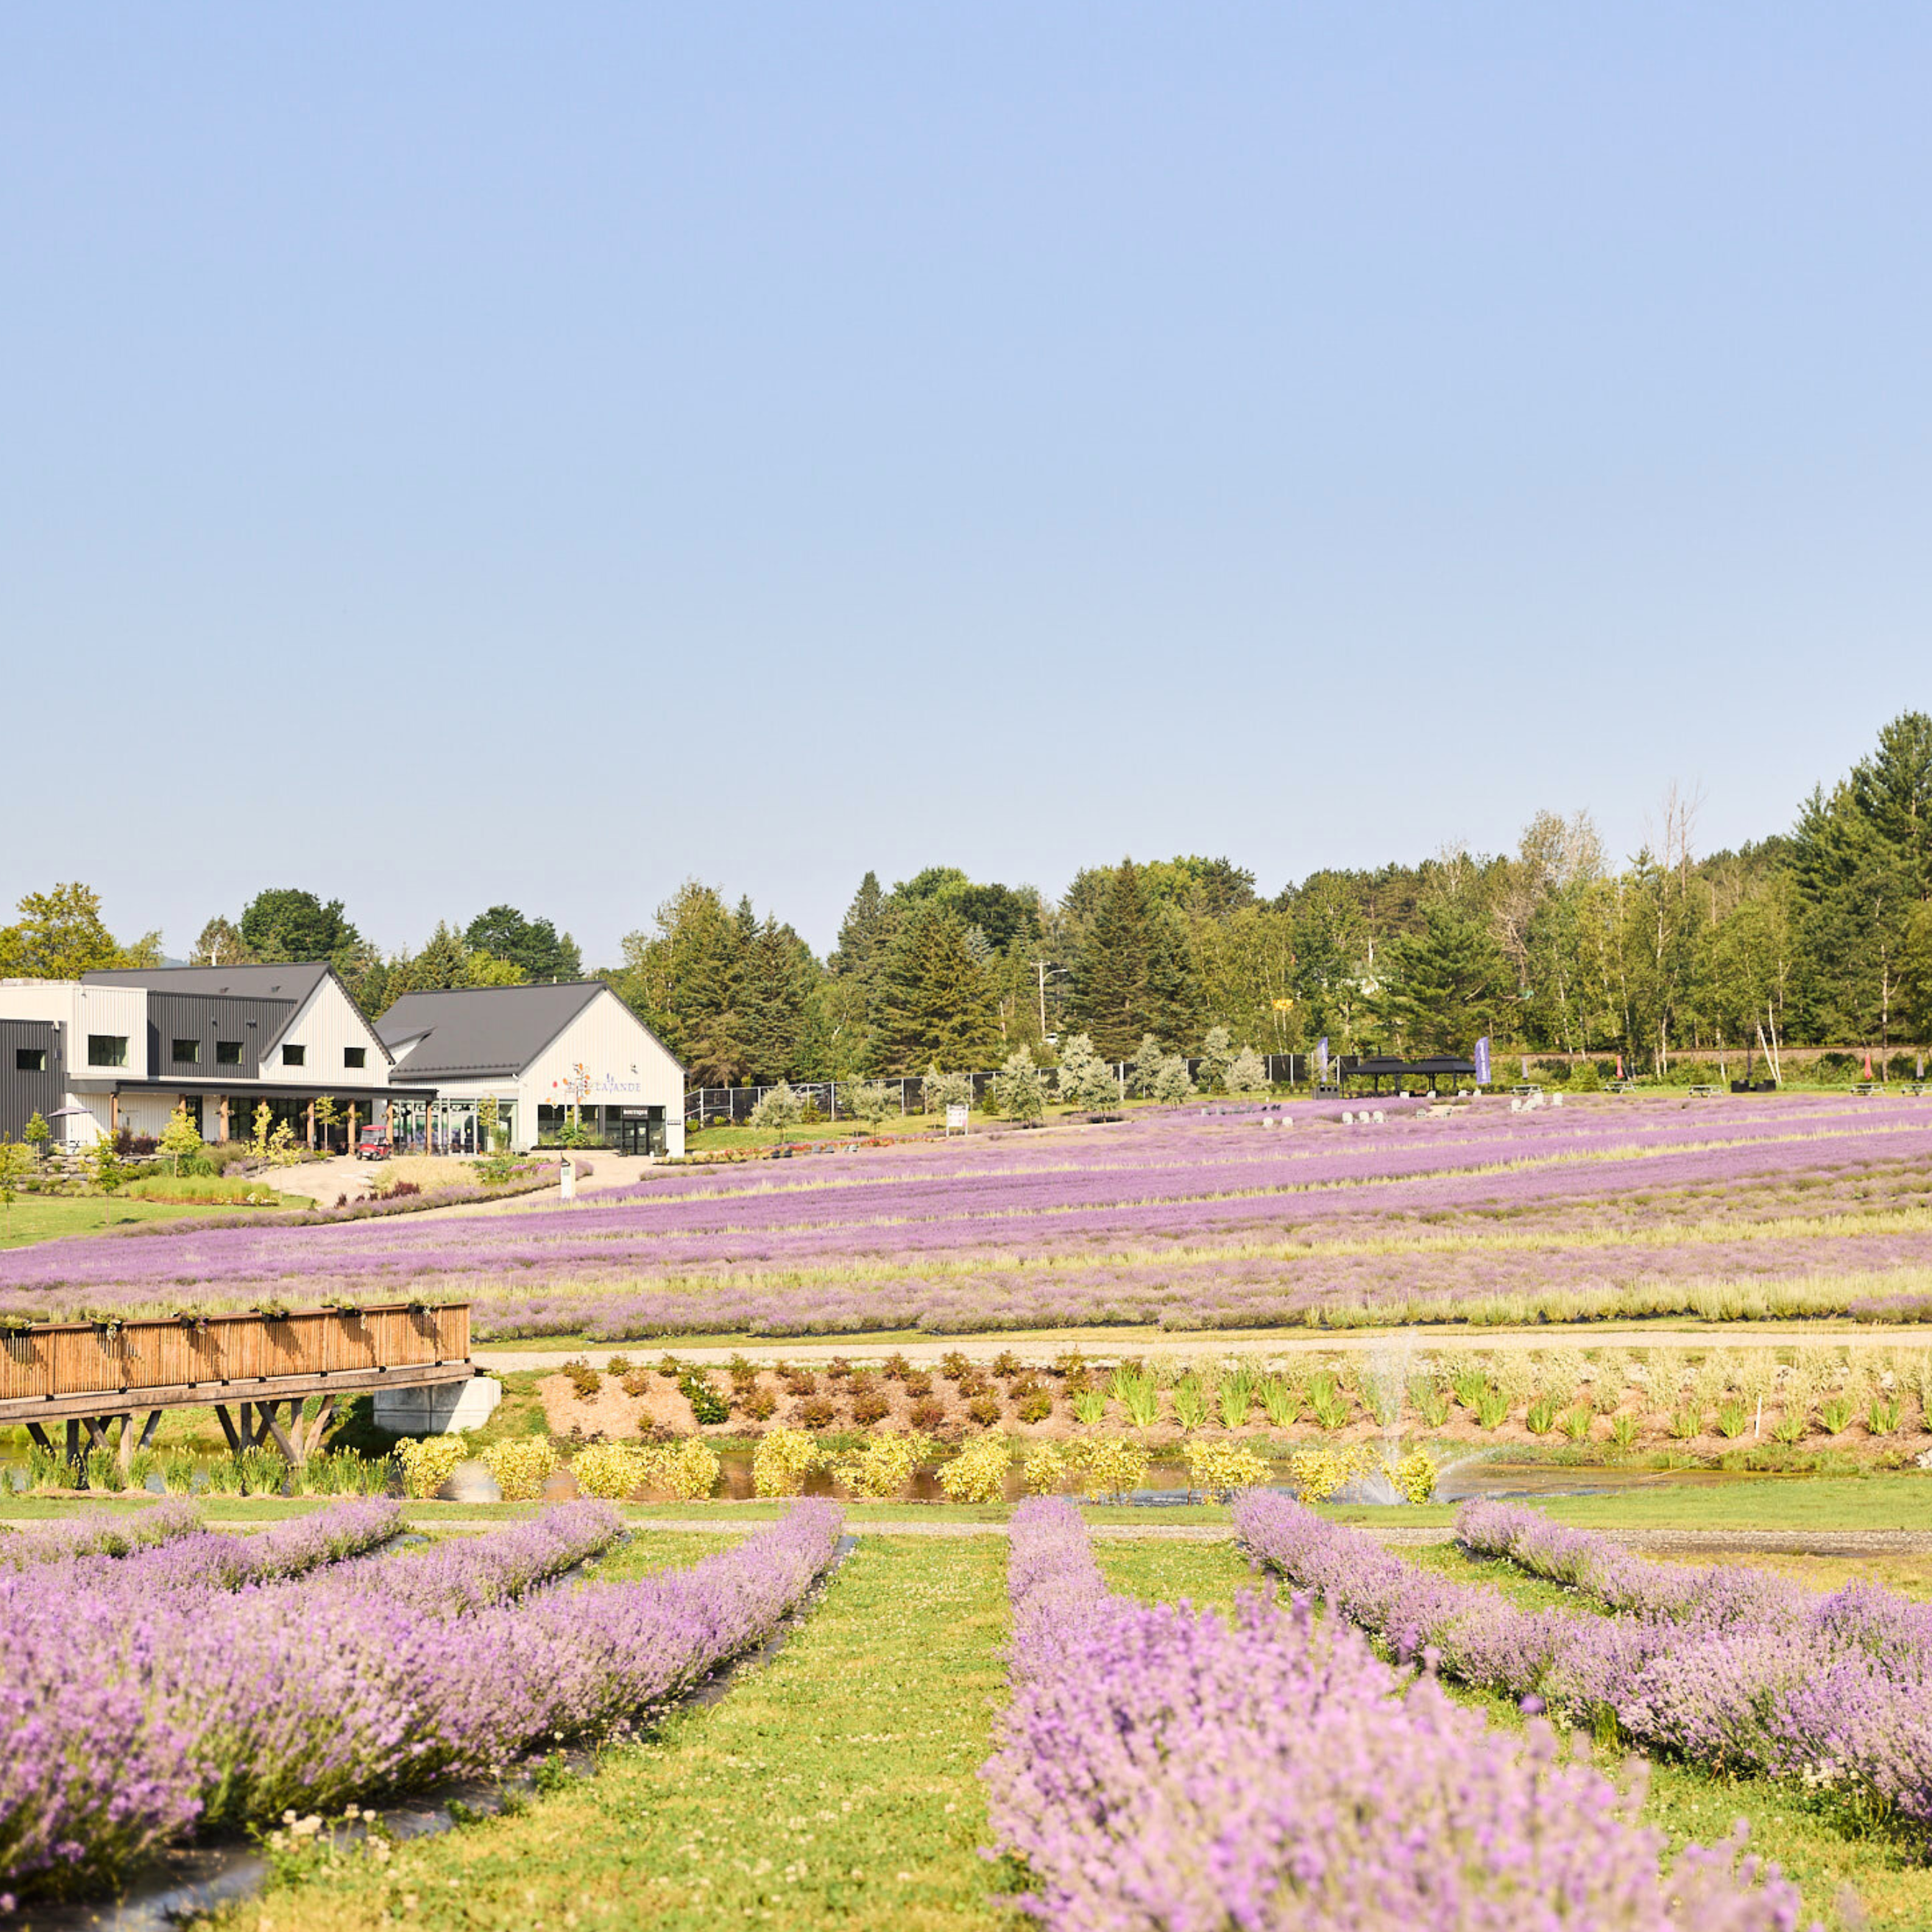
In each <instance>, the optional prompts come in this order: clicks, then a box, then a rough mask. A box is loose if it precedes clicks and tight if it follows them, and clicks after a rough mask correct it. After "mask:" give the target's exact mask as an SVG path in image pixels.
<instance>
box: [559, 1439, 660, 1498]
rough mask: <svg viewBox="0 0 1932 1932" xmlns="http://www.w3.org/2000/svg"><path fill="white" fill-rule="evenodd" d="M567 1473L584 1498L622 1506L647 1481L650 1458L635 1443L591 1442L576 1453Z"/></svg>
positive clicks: (649, 1472) (647, 1453) (646, 1452)
mask: <svg viewBox="0 0 1932 1932" xmlns="http://www.w3.org/2000/svg"><path fill="white" fill-rule="evenodd" d="M570 1473H571V1475H573V1476H574V1477H575V1478H577V1487H578V1488H579V1489H580V1490H582V1491H583V1493H584V1494H585V1495H586V1496H601V1497H602V1498H603V1499H604V1501H605V1502H613V1503H615V1502H622V1501H623V1499H625V1497H626V1496H631V1495H634V1493H636V1492H637V1490H640V1489H642V1488H643V1486H644V1484H646V1482H647V1481H649V1478H650V1475H651V1458H650V1456H649V1452H648V1451H646V1450H643V1449H641V1448H639V1447H638V1446H637V1444H635V1443H634V1442H593V1443H592V1444H591V1445H590V1446H589V1448H587V1449H580V1450H579V1451H577V1456H576V1459H575V1460H574V1461H573V1462H572V1463H571V1466H570Z"/></svg>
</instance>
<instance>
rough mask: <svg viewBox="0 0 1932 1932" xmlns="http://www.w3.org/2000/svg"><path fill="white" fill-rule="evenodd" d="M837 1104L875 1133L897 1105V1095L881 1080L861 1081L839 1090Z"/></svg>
mask: <svg viewBox="0 0 1932 1932" xmlns="http://www.w3.org/2000/svg"><path fill="white" fill-rule="evenodd" d="M838 1104H839V1105H840V1106H841V1107H843V1108H844V1109H845V1111H846V1112H847V1113H849V1114H851V1115H855V1116H856V1118H858V1119H859V1120H861V1121H863V1122H864V1123H865V1125H866V1126H867V1127H869V1128H870V1129H871V1130H872V1132H873V1133H877V1132H878V1130H879V1128H880V1124H882V1123H883V1121H884V1120H885V1118H886V1115H888V1114H889V1113H890V1112H892V1109H893V1108H894V1107H895V1106H897V1105H898V1094H896V1093H895V1092H894V1091H893V1090H892V1088H889V1087H888V1086H887V1085H886V1083H885V1082H883V1080H861V1081H859V1082H858V1083H857V1084H856V1085H853V1086H850V1087H846V1088H842V1089H841V1091H840V1093H839V1096H838Z"/></svg>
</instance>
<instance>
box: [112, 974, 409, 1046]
mask: <svg viewBox="0 0 1932 1932" xmlns="http://www.w3.org/2000/svg"><path fill="white" fill-rule="evenodd" d="M81 980H82V982H83V984H85V985H93V986H139V987H141V988H142V989H144V990H145V991H146V992H151V993H190V994H199V995H202V996H203V997H206V996H208V995H213V996H215V997H217V998H218V997H220V995H223V994H226V995H229V997H230V998H234V999H239V1000H286V1001H287V1002H288V1009H287V1012H285V1013H284V1014H283V1016H282V1017H281V1022H279V1024H278V1025H277V1026H276V1028H275V1031H274V1032H273V1033H272V1034H269V1037H268V1038H267V1039H266V1040H263V1042H262V1043H261V1047H260V1052H261V1055H262V1057H263V1060H264V1061H265V1062H266V1059H267V1057H268V1055H269V1054H270V1053H272V1052H273V1051H274V1050H275V1048H276V1047H277V1046H278V1045H279V1044H280V1043H281V1039H282V1036H283V1035H284V1034H286V1033H287V1031H288V1030H289V1028H290V1027H292V1026H293V1025H295V1023H296V1020H297V1019H298V1018H299V1016H301V1013H302V1010H303V1009H304V1008H305V1007H306V1006H307V1005H308V1002H309V1001H310V998H311V996H312V995H314V992H315V991H316V989H317V987H319V986H320V985H321V984H322V983H323V981H324V980H334V981H335V986H336V990H337V991H338V992H339V993H341V995H342V1002H343V1004H344V1006H346V1007H347V1008H348V1009H349V1010H350V1012H351V1013H353V1014H354V1015H355V1016H356V1019H358V1020H359V1021H360V1022H362V1025H364V1026H365V1027H367V1028H368V1030H369V1032H370V1034H371V1037H374V1040H375V1041H376V1044H377V1046H379V1047H380V1049H382V1052H383V1058H385V1059H386V1060H388V1061H391V1062H392V1063H393V1062H394V1061H395V1055H394V1054H393V1053H392V1052H390V1051H389V1043H388V1042H387V1041H386V1040H384V1039H383V1037H381V1036H380V1034H377V1032H376V1029H375V1028H374V1027H373V1026H371V1025H370V1024H369V1022H368V1020H367V1019H365V1018H364V1016H363V1013H362V1008H361V1007H359V1006H358V1005H357V1004H356V1002H355V1001H353V999H351V998H350V995H349V989H348V988H347V986H344V985H343V983H342V980H341V977H340V976H339V975H338V974H337V972H336V970H335V968H334V967H333V966H332V965H330V964H329V962H328V961H327V960H326V959H302V960H296V961H292V962H289V963H287V964H286V965H276V966H104V967H101V968H99V969H98V971H95V972H92V973H83V974H82V975H81Z"/></svg>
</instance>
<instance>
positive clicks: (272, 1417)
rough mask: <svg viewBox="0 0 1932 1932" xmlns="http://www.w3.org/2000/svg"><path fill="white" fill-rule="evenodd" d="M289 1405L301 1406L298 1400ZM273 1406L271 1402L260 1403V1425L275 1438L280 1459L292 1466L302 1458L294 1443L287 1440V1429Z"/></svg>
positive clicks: (297, 1425) (298, 1425)
mask: <svg viewBox="0 0 1932 1932" xmlns="http://www.w3.org/2000/svg"><path fill="white" fill-rule="evenodd" d="M289 1406H290V1408H291V1409H299V1408H300V1406H301V1405H300V1404H299V1403H290V1405H289ZM260 1408H261V1412H262V1426H263V1427H264V1428H265V1429H266V1430H268V1432H269V1434H270V1435H271V1436H273V1437H274V1438H275V1447H276V1448H278V1449H279V1450H280V1451H281V1452H282V1460H283V1461H284V1462H285V1463H287V1464H288V1465H289V1466H290V1468H291V1469H293V1468H294V1467H295V1466H296V1465H297V1464H298V1463H300V1462H301V1460H302V1458H301V1457H300V1456H299V1455H298V1454H296V1445H294V1444H293V1442H290V1440H289V1436H288V1431H287V1430H285V1429H284V1427H282V1424H281V1418H279V1417H278V1415H276V1414H275V1403H272V1402H265V1403H262V1404H261V1405H260ZM296 1427H298V1428H299V1427H301V1424H299V1423H298V1424H296Z"/></svg>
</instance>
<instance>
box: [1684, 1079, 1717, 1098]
mask: <svg viewBox="0 0 1932 1932" xmlns="http://www.w3.org/2000/svg"><path fill="white" fill-rule="evenodd" d="M1719 1091H1720V1090H1719V1089H1718V1088H1715V1087H1713V1086H1711V1085H1709V1084H1708V1083H1704V1082H1700V1084H1699V1085H1697V1086H1695V1087H1694V1088H1691V1097H1692V1098H1693V1099H1694V1100H1715V1099H1716V1098H1717V1097H1718V1093H1719Z"/></svg>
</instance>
